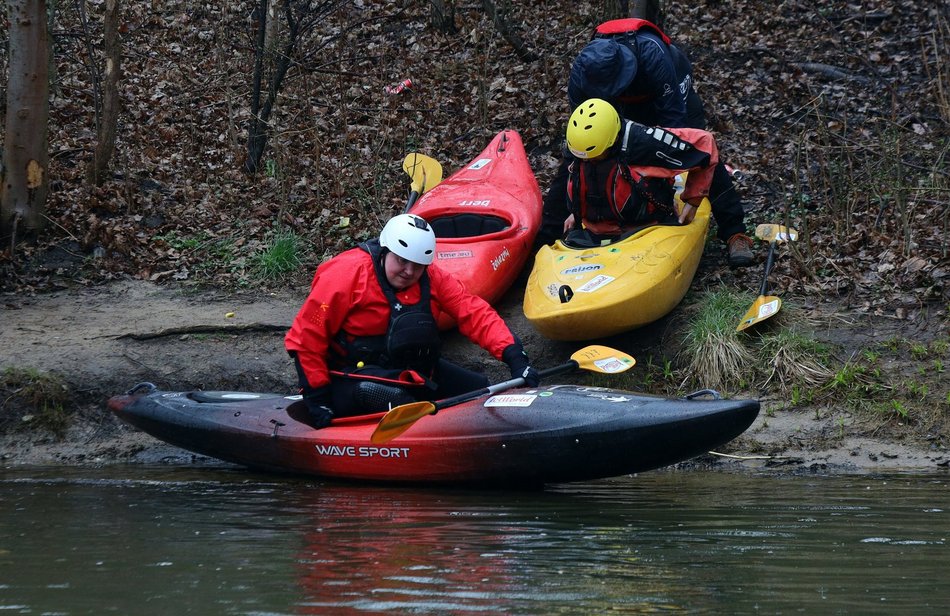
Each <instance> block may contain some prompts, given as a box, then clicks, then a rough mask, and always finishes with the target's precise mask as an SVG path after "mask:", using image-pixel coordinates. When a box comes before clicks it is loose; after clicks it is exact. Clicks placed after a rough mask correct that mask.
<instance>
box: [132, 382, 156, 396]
mask: <svg viewBox="0 0 950 616" xmlns="http://www.w3.org/2000/svg"><path fill="white" fill-rule="evenodd" d="M156 389H158V387H156V386H155V384H154V383H149V382H148V381H143V382H141V383H138V384H137V385H135V386H134V387H133V388H132V389H130V390H129V391H127V392H125V395H126V396H134V395H135V394H139V393H141V394H146V395H147V394H150V393H152V392H153V391H155V390H156Z"/></svg>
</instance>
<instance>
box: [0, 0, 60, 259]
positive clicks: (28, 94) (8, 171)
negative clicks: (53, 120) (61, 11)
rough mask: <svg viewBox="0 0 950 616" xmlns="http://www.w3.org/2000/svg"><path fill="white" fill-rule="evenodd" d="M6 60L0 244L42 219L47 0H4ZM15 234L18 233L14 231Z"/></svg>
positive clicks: (35, 228) (34, 230)
mask: <svg viewBox="0 0 950 616" xmlns="http://www.w3.org/2000/svg"><path fill="white" fill-rule="evenodd" d="M7 6H8V7H9V15H8V16H9V22H10V38H9V47H10V62H9V72H10V77H9V82H8V90H7V118H6V130H5V131H4V135H5V137H4V143H3V160H2V164H0V242H2V244H0V249H3V248H5V247H6V246H9V247H10V254H11V255H12V254H13V247H14V246H15V245H16V242H17V240H18V239H19V237H23V238H35V236H36V235H38V233H39V231H40V230H42V228H43V226H44V223H45V220H46V218H45V216H44V214H45V213H46V193H47V190H48V187H49V181H48V178H47V166H48V162H49V150H48V144H47V134H48V130H49V129H48V119H49V44H48V43H49V40H48V33H47V24H46V19H47V17H46V0H8V2H7ZM18 236H19V237H18Z"/></svg>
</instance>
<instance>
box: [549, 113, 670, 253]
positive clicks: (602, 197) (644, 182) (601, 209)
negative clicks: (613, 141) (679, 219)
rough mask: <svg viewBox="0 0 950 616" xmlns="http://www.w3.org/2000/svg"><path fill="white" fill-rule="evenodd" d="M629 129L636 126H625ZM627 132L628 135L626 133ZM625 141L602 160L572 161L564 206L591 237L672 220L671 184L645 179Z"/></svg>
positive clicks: (666, 180) (628, 124)
mask: <svg viewBox="0 0 950 616" xmlns="http://www.w3.org/2000/svg"><path fill="white" fill-rule="evenodd" d="M625 125H627V127H628V128H630V127H631V126H637V125H635V124H634V123H632V122H629V121H627V122H625ZM626 132H629V131H626ZM626 148H627V140H626V139H623V140H622V142H621V147H619V148H617V147H615V148H614V151H613V152H612V153H611V155H610V156H609V157H607V158H604V159H603V160H596V161H590V160H584V161H582V160H580V159H575V160H574V161H573V162H572V163H571V165H570V167H569V170H568V178H567V205H568V209H569V210H570V211H571V212H572V213H573V214H574V218H575V221H576V223H578V224H580V223H581V222H583V224H584V226H585V227H586V228H587V229H589V230H590V231H591V232H592V233H596V234H598V235H618V234H620V233H622V232H623V231H624V230H625V229H628V228H630V227H634V226H641V225H644V224H651V223H658V222H668V219H669V218H671V217H675V213H674V208H673V193H674V191H673V184H672V181H671V180H670V179H668V178H662V177H648V176H645V175H643V174H642V173H641V172H640V171H639V170H638V168H637V166H635V165H631V164H629V163H627V162H624V160H630V158H629V156H628V152H627V151H626Z"/></svg>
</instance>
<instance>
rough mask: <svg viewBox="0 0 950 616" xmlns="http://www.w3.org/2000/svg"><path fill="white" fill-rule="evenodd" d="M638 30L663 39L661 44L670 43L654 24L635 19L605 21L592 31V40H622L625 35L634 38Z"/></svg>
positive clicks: (668, 38)
mask: <svg viewBox="0 0 950 616" xmlns="http://www.w3.org/2000/svg"><path fill="white" fill-rule="evenodd" d="M640 30H652V31H653V33H654V34H656V35H657V36H659V37H660V38H661V39H663V42H664V43H666V44H667V45H670V44H671V43H672V41H671V40H670V37H668V36H667V35H666V33H665V32H663V31H662V30H660V27H659V26H657V25H656V24H655V23H653V22H652V21H647V20H646V19H637V18H636V17H628V18H626V19H611V20H610V21H605V22H604V23H602V24H600V25H599V26H597V28H596V29H595V30H594V38H609V37H614V38H618V39H622V38H624V36H625V35H626V36H629V37H631V38H632V37H635V36H636V34H637V32H639V31H640Z"/></svg>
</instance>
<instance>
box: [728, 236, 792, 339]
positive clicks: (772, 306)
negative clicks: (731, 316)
mask: <svg viewBox="0 0 950 616" xmlns="http://www.w3.org/2000/svg"><path fill="white" fill-rule="evenodd" d="M755 236H756V237H757V238H759V239H760V240H765V241H767V242H769V255H768V257H766V259H765V273H764V274H763V275H762V287H761V288H760V289H759V297H757V298H756V300H755V302H753V303H752V306H751V307H750V308H749V310H748V311H747V312H746V313H745V316H744V317H742V321H740V322H739V326H738V327H736V331H737V332H741V331H742V330H744V329H747V328H749V327H752V326H753V325H755V324H756V323H761V322H762V321H764V320H766V319H767V318H769V317H771V316H773V315H774V314H776V313H777V312H778V311H779V310H781V308H782V300H781V299H779V298H778V297H776V296H774V295H766V294H765V291H766V290H767V289H768V286H769V272H770V271H771V269H772V264H773V263H774V262H775V246H776V244H778V243H779V242H794V241H795V240H797V239H798V231H796V230H795V229H792V228H791V227H786V226H783V225H769V224H762V225H759V226H758V227H756V228H755Z"/></svg>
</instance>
